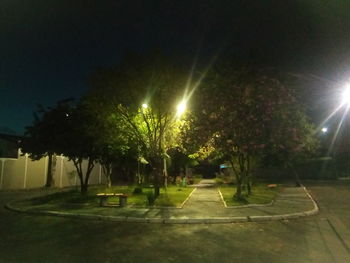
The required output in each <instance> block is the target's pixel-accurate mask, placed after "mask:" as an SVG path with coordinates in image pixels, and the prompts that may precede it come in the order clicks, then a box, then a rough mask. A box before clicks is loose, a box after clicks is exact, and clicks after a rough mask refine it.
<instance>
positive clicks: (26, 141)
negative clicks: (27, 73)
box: [20, 99, 71, 187]
mask: <svg viewBox="0 0 350 263" xmlns="http://www.w3.org/2000/svg"><path fill="white" fill-rule="evenodd" d="M70 102H71V99H68V100H63V101H59V102H57V104H56V106H55V107H47V108H45V107H44V106H42V105H38V106H37V112H35V113H34V121H33V124H32V125H31V126H27V127H26V131H25V135H24V138H23V140H22V142H21V145H20V147H21V149H22V152H23V153H28V154H29V157H30V158H31V159H33V160H40V159H41V158H43V157H45V156H48V169H47V175H46V184H45V186H46V187H51V186H52V184H53V176H52V156H53V155H54V154H57V153H58V152H57V146H58V145H59V144H60V141H59V139H58V138H59V137H60V136H61V134H60V132H61V128H62V127H64V123H65V122H66V118H67V105H68V104H69V103H70Z"/></svg>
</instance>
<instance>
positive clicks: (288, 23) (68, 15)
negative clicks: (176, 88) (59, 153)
mask: <svg viewBox="0 0 350 263" xmlns="http://www.w3.org/2000/svg"><path fill="white" fill-rule="evenodd" d="M152 49H161V50H163V52H165V53H170V54H172V53H181V54H183V55H187V56H188V57H190V58H191V56H192V57H193V60H194V59H195V57H196V56H197V57H199V59H200V60H201V61H203V62H204V63H205V62H206V61H210V59H211V58H212V57H213V56H215V55H221V56H224V57H225V56H229V55H232V56H234V57H237V58H240V59H247V60H248V59H249V60H254V61H255V60H256V61H259V62H260V63H264V64H266V65H271V66H277V67H281V68H284V69H286V70H291V71H293V72H302V73H305V72H306V73H313V74H317V75H319V76H321V77H323V78H325V79H329V80H336V79H338V80H341V81H344V80H346V79H347V78H348V77H350V71H349V63H350V59H349V57H350V56H349V53H350V52H349V51H350V1H348V0H332V1H326V0H308V1H305V0H290V1H289V0H284V1H281V0H265V1H261V0H259V1H254V0H251V1H246V0H240V1H239V0H211V1H209V0H208V1H205V0H198V1H194V0H183V1H182V0H174V1H167V0H163V1H159V0H158V1H155V0H143V1H133V0H126V1H123V0H121V1H118V0H113V1H107V0H105V1H102V0H99V1H92V0H74V1H73V0H50V1H48V0H0V127H8V128H11V129H13V130H15V131H16V132H17V133H22V132H23V130H24V126H25V125H28V124H30V123H31V121H32V112H33V111H34V110H35V105H36V104H37V103H41V104H44V105H51V104H53V103H54V102H56V101H57V100H59V99H63V98H67V97H71V96H73V97H79V96H80V95H81V94H83V93H84V92H85V91H86V89H87V87H86V79H87V77H88V76H89V74H91V73H92V72H93V71H94V70H95V69H96V68H97V67H104V66H112V65H116V64H117V63H118V61H120V58H121V57H122V55H123V53H124V52H126V51H137V52H147V51H148V50H152ZM0 130H1V128H0Z"/></svg>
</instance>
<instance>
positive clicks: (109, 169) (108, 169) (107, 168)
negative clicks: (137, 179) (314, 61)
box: [102, 164, 112, 188]
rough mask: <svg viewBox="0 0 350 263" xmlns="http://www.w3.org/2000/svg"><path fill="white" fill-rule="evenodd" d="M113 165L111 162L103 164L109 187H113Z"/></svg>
mask: <svg viewBox="0 0 350 263" xmlns="http://www.w3.org/2000/svg"><path fill="white" fill-rule="evenodd" d="M111 166H112V165H111V164H103V165H102V168H103V173H104V175H105V176H106V186H107V188H111V186H112V179H111V174H112V167H111Z"/></svg>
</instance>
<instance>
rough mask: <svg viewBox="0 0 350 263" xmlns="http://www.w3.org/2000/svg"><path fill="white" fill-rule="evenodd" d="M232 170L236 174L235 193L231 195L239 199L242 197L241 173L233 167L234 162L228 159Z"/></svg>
mask: <svg viewBox="0 0 350 263" xmlns="http://www.w3.org/2000/svg"><path fill="white" fill-rule="evenodd" d="M230 164H231V167H232V170H233V172H234V174H235V176H236V193H235V194H234V195H233V198H236V199H241V198H242V175H241V173H240V172H239V171H237V169H235V166H234V162H233V161H232V160H230Z"/></svg>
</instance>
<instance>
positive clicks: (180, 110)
mask: <svg viewBox="0 0 350 263" xmlns="http://www.w3.org/2000/svg"><path fill="white" fill-rule="evenodd" d="M176 109H177V115H178V116H181V115H182V114H183V113H184V112H185V110H186V101H181V102H180V103H179V104H178V105H177V108H176Z"/></svg>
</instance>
